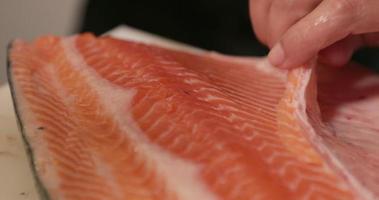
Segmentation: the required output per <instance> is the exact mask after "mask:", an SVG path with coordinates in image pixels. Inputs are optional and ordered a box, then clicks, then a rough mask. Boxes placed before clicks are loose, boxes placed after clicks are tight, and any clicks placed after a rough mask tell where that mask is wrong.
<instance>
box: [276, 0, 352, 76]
mask: <svg viewBox="0 0 379 200" xmlns="http://www.w3.org/2000/svg"><path fill="white" fill-rule="evenodd" d="M349 2H355V1H350V0H344V1H335V0H325V1H323V2H322V3H321V4H320V5H319V6H318V7H317V8H316V9H315V10H314V11H312V12H311V13H310V14H309V15H307V16H306V17H304V18H303V19H301V20H300V21H299V22H297V23H296V24H295V25H293V26H292V27H291V28H289V29H288V31H287V32H286V33H285V34H284V35H283V37H282V38H281V40H280V42H279V43H277V44H276V45H275V46H274V48H273V49H272V50H271V51H270V53H269V60H270V62H271V63H272V64H273V65H275V66H278V67H282V68H293V67H299V66H301V65H302V64H304V63H306V62H307V61H309V60H311V59H312V58H313V57H315V56H316V55H317V53H318V52H319V51H320V50H321V49H323V48H325V47H327V46H329V45H331V44H333V43H335V42H336V41H338V40H341V39H343V38H345V37H346V36H347V35H349V34H350V33H351V32H352V30H353V27H354V26H355V24H356V21H357V15H356V12H357V10H356V9H357V8H358V6H355V5H352V4H351V3H349Z"/></svg>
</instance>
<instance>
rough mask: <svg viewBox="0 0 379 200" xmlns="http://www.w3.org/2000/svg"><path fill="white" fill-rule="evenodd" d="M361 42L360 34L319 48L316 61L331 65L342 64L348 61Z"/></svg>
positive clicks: (361, 44)
mask: <svg viewBox="0 0 379 200" xmlns="http://www.w3.org/2000/svg"><path fill="white" fill-rule="evenodd" d="M363 44H364V43H363V40H362V37H361V36H349V37H347V38H345V39H343V40H341V41H338V42H336V43H334V44H332V45H331V46H329V47H327V48H325V49H323V50H321V51H320V53H319V58H318V61H319V62H320V63H322V64H325V65H328V66H333V67H341V66H344V65H346V64H347V63H348V62H349V61H350V59H351V56H352V55H353V53H354V51H355V50H357V49H358V48H360V47H362V46H363Z"/></svg>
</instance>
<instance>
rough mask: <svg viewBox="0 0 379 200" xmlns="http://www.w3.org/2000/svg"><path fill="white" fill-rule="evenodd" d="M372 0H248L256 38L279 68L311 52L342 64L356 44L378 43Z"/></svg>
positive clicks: (378, 21)
mask: <svg viewBox="0 0 379 200" xmlns="http://www.w3.org/2000/svg"><path fill="white" fill-rule="evenodd" d="M378 11H379V1H378V0H250V16H251V19H252V23H253V26H254V31H255V33H256V35H257V37H258V39H259V40H260V41H261V42H263V43H265V44H266V45H268V46H269V47H270V48H271V51H270V53H269V55H268V59H269V61H270V62H271V63H272V64H273V65H275V66H277V67H281V68H293V67H299V66H301V65H304V64H306V63H307V62H309V61H310V60H312V59H313V58H314V57H315V56H316V55H317V54H318V55H319V57H318V59H319V61H320V62H322V63H325V64H329V65H333V66H342V65H344V64H346V63H347V62H348V61H349V60H350V58H351V56H352V54H353V52H354V51H355V50H356V49H358V48H360V47H362V46H379V33H378V31H379V12H378Z"/></svg>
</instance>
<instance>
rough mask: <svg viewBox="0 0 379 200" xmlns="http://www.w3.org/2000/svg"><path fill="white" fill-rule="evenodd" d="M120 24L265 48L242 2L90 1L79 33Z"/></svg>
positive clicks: (194, 41)
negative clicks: (257, 37) (258, 38)
mask: <svg viewBox="0 0 379 200" xmlns="http://www.w3.org/2000/svg"><path fill="white" fill-rule="evenodd" d="M120 24H127V25H130V26H133V27H136V28H139V29H142V30H145V31H148V32H151V33H155V34H158V35H161V36H164V37H168V38H171V39H174V40H177V41H181V42H184V43H188V44H191V45H194V46H197V47H200V48H204V49H208V50H215V51H219V52H222V53H226V54H235V55H254V56H263V55H266V54H267V52H268V49H267V48H266V47H265V46H263V45H262V44H260V43H259V42H258V40H257V39H256V37H255V36H254V32H253V30H252V27H251V23H250V18H249V12H248V0H186V1H185V0H124V1H121V0H120V1H105V0H90V1H89V2H88V4H87V6H86V8H85V11H84V18H83V22H82V26H81V29H80V32H86V31H90V32H94V33H95V34H98V35H100V34H102V33H104V32H106V31H108V30H110V29H112V28H114V27H116V26H117V25H120ZM378 58H379V51H378V50H377V49H363V50H360V51H359V52H357V53H356V54H355V55H354V60H356V61H358V62H360V63H362V64H364V65H368V66H371V67H373V66H379V59H378ZM374 68H375V69H379V68H378V67H374Z"/></svg>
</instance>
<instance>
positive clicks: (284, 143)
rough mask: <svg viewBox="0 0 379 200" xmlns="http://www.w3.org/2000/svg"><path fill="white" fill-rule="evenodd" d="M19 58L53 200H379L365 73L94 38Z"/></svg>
mask: <svg viewBox="0 0 379 200" xmlns="http://www.w3.org/2000/svg"><path fill="white" fill-rule="evenodd" d="M9 59H10V67H9V79H10V81H11V86H12V93H13V99H14V104H15V108H16V112H17V116H18V118H19V123H20V127H21V130H22V133H23V136H24V139H25V142H26V144H27V146H28V149H30V152H31V161H32V166H33V169H34V170H35V173H36V177H37V182H38V184H39V186H40V188H41V195H42V196H43V197H45V198H46V199H54V200H55V199H59V200H124V199H128V200H129V199H133V200H137V199H138V200H143V199H144V200H150V199H151V200H153V199H157V200H166V199H167V200H218V199H225V200H248V199H251V200H255V199H257V200H258V199H268V200H276V199H294V200H295V199H307V200H308V199H315V200H316V199H336V200H340V199H375V198H379V173H378V172H379V136H378V134H379V131H378V130H379V125H377V123H376V121H377V120H378V119H379V114H378V112H377V104H378V102H379V96H378V95H379V76H378V75H376V74H374V73H372V72H370V71H367V70H365V69H364V68H362V67H360V66H358V65H355V64H351V65H349V66H346V67H345V68H342V69H331V68H328V67H323V66H317V67H309V68H300V69H296V70H293V71H282V70H279V69H275V68H273V67H271V66H270V65H269V64H268V63H267V61H266V59H264V58H249V57H233V56H226V55H221V54H218V53H211V52H204V53H188V52H180V51H174V50H169V49H164V48H161V47H157V46H151V45H146V44H142V43H136V42H131V41H122V40H117V39H113V38H111V37H95V36H93V35H91V34H82V35H77V36H72V37H67V38H62V37H54V36H46V37H41V38H38V39H36V40H35V41H33V42H25V41H22V40H16V41H14V42H13V43H12V45H11V48H10V52H9Z"/></svg>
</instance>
